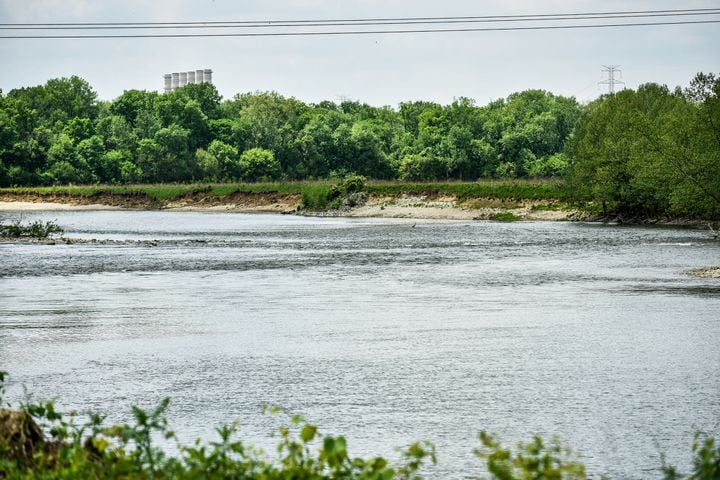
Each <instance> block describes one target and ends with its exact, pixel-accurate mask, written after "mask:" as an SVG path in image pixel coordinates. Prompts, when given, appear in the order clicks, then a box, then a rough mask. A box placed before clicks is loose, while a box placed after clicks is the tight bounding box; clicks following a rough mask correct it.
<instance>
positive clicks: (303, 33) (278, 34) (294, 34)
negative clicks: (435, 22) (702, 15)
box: [0, 20, 720, 39]
mask: <svg viewBox="0 0 720 480" xmlns="http://www.w3.org/2000/svg"><path fill="white" fill-rule="evenodd" d="M712 23H720V20H687V21H674V22H651V23H605V24H585V25H581V24H579V25H534V26H526V27H488V28H442V29H440V28H438V29H414V30H405V29H402V30H333V31H300V32H297V31H295V32H251V33H247V32H235V33H169V34H122V35H105V34H99V35H3V36H0V39H12V38H15V39H84V38H92V39H98V38H200V37H205V38H208V37H301V36H325V35H371V34H416V33H451V32H505V31H528V30H566V29H583V28H613V27H650V26H664V25H697V24H712Z"/></svg>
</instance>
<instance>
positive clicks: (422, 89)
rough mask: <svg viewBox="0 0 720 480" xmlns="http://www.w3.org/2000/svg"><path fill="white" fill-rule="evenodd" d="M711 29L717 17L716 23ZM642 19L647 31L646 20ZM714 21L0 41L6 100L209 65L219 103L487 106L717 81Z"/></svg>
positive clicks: (221, 3)
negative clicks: (18, 91)
mask: <svg viewBox="0 0 720 480" xmlns="http://www.w3.org/2000/svg"><path fill="white" fill-rule="evenodd" d="M708 7H720V1H718V0H715V1H702V0H695V1H693V0H689V1H685V2H678V1H676V0H625V1H615V0H602V1H600V0H579V1H568V0H549V1H531V0H502V1H501V0H497V1H496V0H475V1H471V0H442V1H438V0H402V1H400V0H353V1H350V0H347V1H346V0H296V1H290V0H177V1H175V0H0V23H15V22H33V23H40V22H43V23H46V22H52V23H55V22H103V21H105V22H107V21H114V22H118V21H130V22H153V21H155V22H160V21H200V20H224V21H227V20H277V19H280V20H283V19H321V18H325V19H328V18H368V17H410V16H413V17H416V16H461V15H496V14H503V15H505V14H507V15H513V14H541V13H542V14H552V13H570V12H590V11H595V12H598V11H613V10H648V9H652V10H657V9H676V8H708ZM715 18H718V19H720V15H719V16H716V17H715ZM644 21H647V20H644ZM719 46H720V24H717V23H716V24H706V25H683V26H655V27H635V28H612V29H583V30H560V31H557V30H556V31H524V32H518V31H513V32H466V33H445V34H409V35H387V34H386V35H381V34H378V35H367V36H366V35H363V36H341V37H322V36H321V37H273V38H270V37H261V38H190V39H96V40H71V39H63V40H20V39H12V40H7V39H0V88H1V89H2V90H3V91H4V92H8V91H9V90H11V89H13V88H17V87H22V86H30V85H38V84H42V83H44V82H45V81H47V80H48V79H49V78H55V77H63V76H70V75H78V76H80V77H82V78H84V79H86V80H87V81H88V82H90V84H91V85H92V86H93V88H94V89H95V90H96V91H97V92H98V95H99V97H100V98H101V99H104V100H110V99H113V98H115V97H117V96H118V95H119V94H121V93H122V92H123V90H126V89H146V90H158V91H161V90H162V85H163V79H162V76H163V74H164V73H170V72H176V71H185V70H195V69H199V68H211V69H212V70H213V71H214V83H215V85H216V86H217V88H218V89H219V91H220V93H221V94H222V95H223V96H225V97H226V98H230V97H232V96H233V95H235V94H236V93H239V92H248V91H256V90H274V91H277V92H279V93H281V94H283V95H286V96H294V97H297V98H299V99H301V100H304V101H307V102H317V101H319V100H323V99H328V100H338V99H339V98H341V97H343V98H345V97H347V98H351V99H355V100H361V101H364V102H368V103H370V104H373V105H385V104H389V105H397V104H398V103H399V102H401V101H406V100H420V99H422V100H433V101H438V102H441V103H448V102H451V101H452V100H453V98H454V97H459V96H465V97H470V98H474V99H476V100H477V101H478V102H479V103H486V102H488V101H490V100H493V99H497V98H500V97H506V96H507V95H508V94H510V93H512V92H515V91H520V90H524V89H529V88H541V89H545V90H549V91H551V92H554V93H557V94H562V95H573V96H575V97H576V98H577V99H578V100H580V101H587V100H590V99H592V98H595V97H597V96H598V95H599V94H601V93H602V92H603V91H605V89H606V88H607V87H606V86H601V85H598V82H599V81H600V80H601V79H602V76H601V68H602V65H603V64H619V65H620V66H621V67H620V68H621V70H622V75H623V80H624V81H625V83H626V85H627V86H628V87H630V88H635V87H637V86H638V85H639V84H642V83H646V82H658V83H665V84H668V85H670V86H675V85H683V86H684V85H687V83H688V82H689V80H690V79H691V78H692V77H693V75H694V74H695V73H696V72H698V71H706V72H708V71H714V72H720V47H719Z"/></svg>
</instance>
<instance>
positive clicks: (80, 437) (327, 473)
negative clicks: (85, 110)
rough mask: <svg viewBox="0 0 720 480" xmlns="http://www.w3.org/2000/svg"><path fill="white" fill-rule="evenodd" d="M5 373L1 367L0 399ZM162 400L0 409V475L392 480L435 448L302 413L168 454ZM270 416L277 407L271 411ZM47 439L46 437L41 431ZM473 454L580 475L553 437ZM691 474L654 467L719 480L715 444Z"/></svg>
mask: <svg viewBox="0 0 720 480" xmlns="http://www.w3.org/2000/svg"><path fill="white" fill-rule="evenodd" d="M5 375H6V374H5V373H4V372H0V403H1V402H2V393H3V386H4V379H5ZM168 403H169V401H168V400H167V399H166V400H164V401H163V402H161V404H160V405H159V406H158V407H157V408H155V409H154V410H152V411H144V410H142V409H140V408H138V407H133V410H132V414H133V418H134V422H133V423H131V424H122V425H113V426H106V425H104V424H103V417H102V416H101V415H99V414H91V415H90V416H89V418H88V420H87V421H86V422H79V419H78V418H77V417H76V416H75V415H74V414H71V415H69V416H68V415H63V414H61V413H60V412H58V411H57V410H56V408H55V405H54V403H53V402H35V403H29V404H25V405H22V408H21V410H10V409H0V478H4V479H8V480H15V479H17V480H20V479H22V480H26V479H27V480H29V479H48V480H49V479H74V478H93V479H128V478H137V479H156V480H158V479H208V480H209V479H217V480H221V479H237V478H245V479H262V480H275V479H278V480H280V479H298V480H303V479H307V480H341V479H357V480H360V479H363V480H392V479H399V480H400V479H420V478H422V469H423V465H424V464H426V463H427V462H432V463H435V461H436V458H435V447H434V446H433V445H432V444H431V443H429V442H419V443H414V444H412V445H410V446H409V447H407V448H406V449H404V450H402V451H400V454H399V460H398V461H397V462H392V461H389V460H387V459H385V458H382V457H375V458H367V459H366V458H360V457H352V456H351V455H350V453H349V450H348V446H347V442H346V440H345V438H343V437H342V436H330V435H321V434H320V432H319V431H318V428H317V427H316V426H314V425H311V424H309V423H307V422H306V421H305V420H304V419H303V418H302V417H299V416H294V417H291V418H289V422H287V424H285V425H283V426H281V427H279V429H278V431H277V438H278V445H277V449H276V455H274V456H269V455H267V454H266V453H264V452H262V451H261V450H260V449H257V448H255V447H253V446H251V445H249V444H246V443H243V442H242V441H241V440H240V439H239V438H237V425H236V424H233V425H231V426H226V427H222V428H219V429H217V433H218V437H219V438H218V439H217V440H216V441H213V442H209V443H202V442H201V441H199V440H198V441H196V442H195V443H194V444H193V445H190V446H187V445H180V444H178V445H177V452H178V453H177V454H176V455H167V454H166V453H165V451H164V450H163V449H162V448H160V447H159V446H158V445H157V440H158V439H163V441H164V442H166V443H167V442H172V441H177V439H176V437H175V434H174V433H173V432H172V431H171V430H170V428H169V426H168V421H167V418H166V417H165V415H164V414H165V410H166V409H167V407H168ZM270 411H271V413H278V412H279V409H275V408H271V409H270ZM48 435H49V437H48ZM479 440H480V446H479V447H478V448H477V449H475V451H474V453H475V455H476V456H477V457H478V458H479V459H481V460H483V461H484V462H485V465H486V467H485V469H486V471H487V473H488V475H489V477H487V478H490V479H494V480H528V479H535V480H584V479H586V478H587V475H586V472H585V467H584V465H583V464H582V463H581V462H580V460H579V458H578V457H577V455H575V454H574V453H573V452H572V450H570V449H569V448H568V447H566V446H563V445H562V444H561V443H560V442H559V441H558V440H557V439H553V440H551V441H550V442H545V441H544V440H543V439H542V438H540V437H538V436H535V437H534V438H533V440H532V441H531V442H529V443H526V444H520V445H518V446H517V448H516V449H512V448H507V447H505V446H503V445H502V443H501V442H500V441H499V440H498V439H497V438H496V437H494V436H492V435H490V434H487V433H485V432H481V433H480V434H479ZM693 453H694V456H693V462H692V464H693V471H692V473H690V474H689V475H683V474H681V473H679V472H678V471H677V469H675V468H673V467H671V466H667V465H662V466H660V467H659V468H658V474H662V476H663V478H664V480H682V479H687V480H716V479H718V478H720V445H716V444H715V440H714V439H713V438H711V437H703V438H700V436H698V437H697V438H696V441H695V443H694V445H693Z"/></svg>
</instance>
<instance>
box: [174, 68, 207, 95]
mask: <svg viewBox="0 0 720 480" xmlns="http://www.w3.org/2000/svg"><path fill="white" fill-rule="evenodd" d="M163 79H164V80H165V93H168V92H172V91H173V90H175V89H176V88H180V87H184V86H185V85H188V84H190V83H210V84H212V70H210V69H209V68H206V69H205V70H193V71H190V72H175V73H166V74H165V75H163Z"/></svg>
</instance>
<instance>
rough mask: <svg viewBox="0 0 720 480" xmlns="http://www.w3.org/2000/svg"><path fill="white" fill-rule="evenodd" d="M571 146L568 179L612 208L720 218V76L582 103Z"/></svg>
mask: <svg viewBox="0 0 720 480" xmlns="http://www.w3.org/2000/svg"><path fill="white" fill-rule="evenodd" d="M569 152H570V156H571V158H572V164H571V167H570V176H569V180H570V181H571V182H572V184H573V185H574V186H575V187H576V189H577V191H579V192H584V193H585V194H586V195H589V196H591V197H593V198H595V199H596V200H598V201H599V202H601V204H602V207H603V210H604V211H605V212H607V213H620V214H624V215H630V216H640V215H650V216H659V215H673V216H677V215H684V216H694V217H702V218H718V217H720V78H716V77H715V76H714V75H712V74H710V75H706V74H698V75H697V76H696V77H695V78H694V79H693V80H692V82H691V83H690V87H689V88H687V89H686V90H684V91H683V90H680V89H679V88H678V89H676V90H675V91H670V90H669V89H668V88H667V87H665V86H660V85H657V84H647V85H642V86H641V87H639V88H638V89H637V90H623V91H621V92H619V93H617V94H615V95H610V96H605V97H602V98H600V99H599V100H597V101H595V102H593V103H591V104H590V105H588V106H587V107H586V108H585V110H584V112H583V115H582V116H581V118H580V120H579V122H578V124H577V127H576V128H575V131H574V133H573V135H572V139H571V140H570V142H569Z"/></svg>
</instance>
